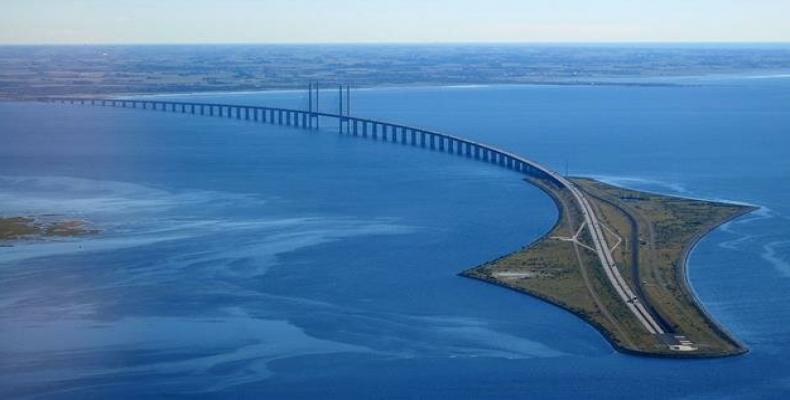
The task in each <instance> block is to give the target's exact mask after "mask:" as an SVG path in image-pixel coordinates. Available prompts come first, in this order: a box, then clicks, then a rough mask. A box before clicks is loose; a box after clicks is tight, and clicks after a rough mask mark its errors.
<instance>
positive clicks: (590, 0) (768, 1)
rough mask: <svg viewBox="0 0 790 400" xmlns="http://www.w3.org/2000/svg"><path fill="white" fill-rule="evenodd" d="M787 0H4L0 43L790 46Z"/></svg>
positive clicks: (0, 13)
mask: <svg viewBox="0 0 790 400" xmlns="http://www.w3.org/2000/svg"><path fill="white" fill-rule="evenodd" d="M789 21H790V0H631V1H628V0H2V1H0V43H3V44H41V43H72V44H91V43H349V42H351V43H360V42H364V43H379V42H394V43H411V42H428V43H436V42H790V22H789Z"/></svg>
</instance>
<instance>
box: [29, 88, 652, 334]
mask: <svg viewBox="0 0 790 400" xmlns="http://www.w3.org/2000/svg"><path fill="white" fill-rule="evenodd" d="M313 89H314V88H313V87H312V86H311V88H310V95H309V107H308V109H307V110H299V109H290V108H278V107H266V106H253V105H239V104H218V103H202V102H200V103H196V102H184V101H159V100H150V99H120V98H87V97H57V98H44V99H41V101H45V102H50V103H53V102H54V103H65V104H79V105H93V106H105V107H118V108H130V109H139V110H150V111H163V112H174V113H183V114H191V115H202V116H209V117H212V116H213V117H223V118H232V119H238V120H245V121H252V122H258V123H267V124H274V125H281V126H291V127H295V128H302V129H311V130H318V129H319V128H320V126H322V125H324V124H326V123H334V124H337V131H338V133H340V134H346V135H352V136H358V137H363V138H369V139H374V140H381V141H385V142H392V143H398V144H403V145H411V146H416V147H422V148H428V149H431V150H434V151H440V152H445V153H450V154H455V155H458V156H462V157H467V158H471V159H475V160H479V161H482V162H487V163H491V164H494V165H497V166H500V167H502V168H507V169H509V170H513V171H516V172H519V173H521V174H524V175H527V176H531V177H536V178H540V179H545V180H548V181H549V182H551V183H552V184H554V185H556V186H557V187H558V188H560V189H566V190H567V191H568V192H569V193H570V195H571V196H572V198H573V200H574V202H575V203H576V205H577V206H578V209H579V212H580V213H581V214H582V215H583V217H584V229H587V230H588V232H589V234H590V238H591V240H592V242H593V246H592V247H593V250H594V251H595V253H596V255H597V256H598V260H599V261H600V264H601V267H602V268H603V270H604V272H605V274H606V277H607V278H608V280H609V282H610V283H611V284H612V286H613V287H614V289H615V291H616V293H617V295H618V297H619V298H620V299H621V300H622V301H623V303H624V304H625V305H626V306H627V307H628V309H629V310H630V312H631V313H632V314H633V315H634V317H635V318H636V319H637V320H638V321H639V322H640V324H641V325H642V326H643V327H644V328H645V329H646V330H647V332H649V333H650V334H653V335H664V334H666V333H667V332H666V329H665V328H666V327H664V326H662V325H663V324H660V323H659V322H657V318H656V317H655V316H654V315H653V314H652V313H651V312H650V311H648V307H646V306H645V305H644V304H643V299H640V298H639V296H637V295H636V294H635V293H634V290H633V289H632V288H631V287H630V286H629V285H628V283H627V282H626V281H625V279H624V278H623V276H622V275H621V273H620V271H619V269H618V268H617V265H616V264H615V261H614V258H613V256H612V248H610V247H609V245H608V244H607V241H606V236H605V234H604V229H605V228H603V225H602V223H601V222H600V221H599V219H598V216H597V215H596V213H595V209H594V208H593V207H592V205H591V203H590V201H589V200H588V199H587V197H586V196H585V195H584V193H583V192H582V191H581V190H580V189H579V188H578V187H577V186H576V185H575V184H574V183H573V182H571V181H570V180H568V179H566V178H565V177H563V176H562V175H560V174H559V173H557V172H555V171H553V170H551V169H549V168H547V167H545V166H543V165H541V164H538V163H536V162H534V161H531V160H529V159H527V158H524V157H521V156H518V155H516V154H513V153H511V152H508V151H505V150H502V149H499V148H497V147H495V146H491V145H488V144H484V143H480V142H477V141H474V140H470V139H465V138H462V137H458V136H454V135H450V134H447V133H442V132H437V131H435V130H430V129H422V128H418V127H414V126H408V125H403V124H398V123H392V122H386V121H380V120H374V119H369V118H359V117H353V116H351V115H350V112H349V111H350V101H349V100H350V90H349V89H348V87H346V89H345V96H344V95H343V93H344V90H343V88H342V87H341V88H340V96H339V112H338V113H329V112H321V111H319V110H318V91H317V90H316V91H315V94H314V90H313ZM344 98H345V102H344Z"/></svg>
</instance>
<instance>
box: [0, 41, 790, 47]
mask: <svg viewBox="0 0 790 400" xmlns="http://www.w3.org/2000/svg"><path fill="white" fill-rule="evenodd" d="M244 45H247V46H254V45H258V46H333V45H336V46H337V45H339V46H399V45H409V46H441V45H532V46H573V45H582V46H611V45H627V46H634V45H653V46H656V45H658V46H666V45H670V46H671V45H682V46H689V45H702V46H704V45H709V46H727V45H730V46H749V45H757V46H790V40H788V41H650V40H644V41H642V40H636V41H589V42H585V41H420V42H415V41H411V42H409V41H403V42H396V41H380V42H366V41H356V42H355V41H342V42H341V41H337V42H309V41H304V42H301V41H294V42H30V43H24V42H22V43H14V42H0V46H4V47H10V46H18V47H24V46H244Z"/></svg>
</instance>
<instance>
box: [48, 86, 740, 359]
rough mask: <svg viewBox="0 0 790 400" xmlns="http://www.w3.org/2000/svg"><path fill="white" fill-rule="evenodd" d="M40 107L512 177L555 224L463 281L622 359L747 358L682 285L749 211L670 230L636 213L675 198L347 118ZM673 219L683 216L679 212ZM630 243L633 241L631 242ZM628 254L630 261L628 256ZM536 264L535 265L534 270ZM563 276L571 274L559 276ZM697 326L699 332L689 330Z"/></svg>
mask: <svg viewBox="0 0 790 400" xmlns="http://www.w3.org/2000/svg"><path fill="white" fill-rule="evenodd" d="M41 100H43V101H46V102H54V103H61V104H79V105H95V106H106V107H118V108H128V109H139V110H151V111H168V112H176V113H185V114H193V115H202V116H213V117H224V118H234V119H240V120H247V121H252V122H260V123H270V124H276V125H283V126H293V127H296V128H304V129H318V128H319V126H321V125H322V124H324V123H326V122H334V123H336V124H337V127H338V128H337V129H338V132H340V133H343V134H349V135H353V136H359V137H364V138H371V139H376V140H382V141H388V142H393V143H400V144H407V145H412V146H417V147H423V148H430V149H432V150H435V151H442V152H446V153H451V154H456V155H459V156H464V157H467V158H473V159H476V160H480V161H483V162H488V163H492V164H495V165H498V166H501V167H503V168H507V169H510V170H513V171H516V172H518V173H521V174H523V175H525V177H526V179H527V180H528V181H530V182H532V183H534V184H535V185H537V186H539V187H540V188H542V189H543V190H544V191H546V192H547V193H548V194H549V195H550V196H551V197H552V198H553V199H554V200H555V203H556V204H557V206H558V209H559V211H560V220H559V221H558V223H557V225H555V228H554V229H553V230H552V232H550V233H549V234H548V235H547V236H546V237H544V238H543V239H541V240H540V241H538V242H536V243H534V244H532V245H531V246H529V247H527V248H524V249H521V250H519V251H517V252H515V253H513V254H511V255H509V256H506V257H503V258H501V259H499V260H495V261H493V262H491V263H487V264H484V265H482V266H479V267H477V268H474V269H472V270H469V271H466V272H464V273H463V275H465V276H469V277H474V278H477V279H482V280H485V281H488V282H492V283H495V284H499V285H503V286H506V287H510V288H513V289H516V290H520V291H523V292H526V293H529V294H532V295H534V296H537V297H539V298H541V299H544V300H546V301H549V302H551V303H553V304H556V305H559V306H561V307H563V308H565V309H567V310H570V311H571V312H574V313H575V314H577V315H579V316H580V317H582V318H584V319H585V320H587V321H588V322H590V323H591V324H593V326H595V327H596V328H598V329H599V330H600V331H601V332H602V333H603V334H604V336H605V337H607V338H608V339H609V340H610V342H611V343H612V344H613V345H614V347H615V348H617V349H619V350H621V351H626V352H633V353H639V354H647V355H659V356H695V357H700V356H702V357H711V356H727V355H734V354H740V353H743V352H745V351H746V348H745V347H744V346H743V345H741V344H740V343H739V342H738V341H737V340H736V339H734V338H733V337H732V336H731V335H729V334H728V333H727V332H726V331H725V330H724V329H723V328H721V327H720V326H718V325H717V324H716V323H715V322H714V321H713V320H712V319H711V318H710V317H708V315H707V314H706V313H705V312H704V310H703V309H702V308H701V306H700V305H699V303H698V301H697V299H696V298H695V297H694V296H693V294H692V292H691V290H690V289H689V288H688V286H687V284H686V278H685V257H686V253H687V252H688V250H689V249H690V248H691V246H692V244H693V243H694V242H695V241H696V240H697V239H698V238H699V237H701V236H702V235H703V234H704V233H705V232H707V231H708V230H710V229H713V228H715V227H716V226H718V225H719V224H720V223H722V222H723V221H726V220H728V219H731V218H734V217H737V216H738V215H742V214H743V213H745V212H748V211H750V210H751V209H750V208H747V207H742V206H734V205H729V204H721V203H713V202H702V201H699V200H690V199H682V200H683V201H685V202H687V203H688V204H685V206H687V207H691V208H695V207H697V208H700V209H704V210H705V211H706V213H705V214H704V215H705V216H707V219H705V220H704V221H701V222H700V221H686V220H683V218H687V219H688V218H689V217H678V218H676V219H677V220H672V221H669V222H667V221H663V220H662V221H658V220H656V219H655V216H654V215H648V214H645V213H644V212H641V210H646V209H651V208H650V207H653V208H655V210H656V215H659V213H660V212H664V214H661V215H668V214H671V215H674V214H673V209H671V207H676V204H675V203H677V201H674V200H673V199H676V198H670V197H668V196H659V195H652V194H645V193H641V192H635V191H630V190H626V189H622V188H615V187H612V186H608V185H604V184H602V183H600V182H597V181H592V180H582V179H571V178H567V177H564V176H562V175H560V174H558V173H557V172H555V171H553V170H551V169H549V168H547V167H545V166H543V165H541V164H539V163H536V162H534V161H532V160H529V159H527V158H524V157H521V156H518V155H516V154H513V153H511V152H508V151H505V150H502V149H499V148H497V147H494V146H491V145H487V144H483V143H480V142H476V141H473V140H469V139H464V138H461V137H458V136H454V135H449V134H445V133H440V132H436V131H433V130H427V129H421V128H416V127H412V126H407V125H402V124H396V123H390V122H384V121H378V120H372V119H366V118H357V117H352V116H349V115H341V114H333V113H325V112H315V111H305V110H296V109H287V108H276V107H264V106H250V105H236V104H215V103H192V102H173V101H156V100H142V99H140V100H137V99H108V98H84V97H69V98H46V99H41ZM648 197H649V199H648ZM633 199H646V200H644V202H645V204H639V205H638V206H634V205H633V204H629V203H634V202H639V201H643V200H633ZM667 199H670V200H672V201H669V200H667ZM661 207H670V208H666V209H662V208H661ZM713 211H715V212H713ZM677 215H678V216H683V215H686V214H683V213H681V212H678V213H677ZM626 218H627V219H628V220H629V221H631V223H630V224H628V225H627V226H626V225H624V224H623V223H622V222H621V220H624V219H626ZM664 223H677V224H679V226H681V227H684V226H686V225H688V226H695V227H697V228H699V225H700V224H702V228H704V229H703V230H698V231H695V230H690V231H689V232H686V231H684V230H681V231H680V232H683V233H682V234H679V235H678V237H676V238H674V239H673V240H665V239H666V238H662V239H660V240H659V238H656V237H655V236H656V235H657V234H661V232H663V231H662V230H661V226H662V225H661V224H664ZM651 232H652V233H651ZM657 232H658V233H657ZM687 234H688V235H690V236H689V237H688V238H686V237H685V235H687ZM651 235H653V237H652V239H651ZM681 236H682V237H681ZM628 237H630V238H632V239H631V240H628V239H627V238H628ZM670 239H672V238H670ZM677 239H682V240H680V242H682V243H680V244H678V243H675V242H677V241H678V240H677ZM643 242H645V243H646V245H645V246H643V245H642V243H643ZM663 243H673V247H672V249H674V247H677V246H679V249H676V250H678V254H675V253H673V252H671V251H669V250H672V249H669V250H667V249H664V248H663V247H661V246H662V245H663ZM651 246H652V247H651ZM663 250H667V251H669V253H667V254H670V253H671V254H670V255H671V256H672V257H674V258H675V259H676V260H674V259H673V261H675V262H674V263H673V265H671V266H669V269H670V270H672V271H670V272H669V274H668V275H667V271H666V268H663V269H661V268H662V267H661V266H657V265H653V264H655V260H656V259H658V257H656V255H657V254H659V253H661V252H662V251H663ZM624 252H628V253H629V254H630V255H631V257H630V258H628V257H625V256H624V255H623V254H624ZM640 252H641V253H642V254H643V255H645V256H644V257H643V256H642V255H640ZM536 253H537V257H536ZM661 254H663V255H664V256H666V255H667V254H664V253H661ZM651 257H652V260H653V261H652V262H651V261H650V260H651ZM643 258H644V259H643ZM537 259H540V260H541V261H539V262H536V261H535V260H537ZM625 266H628V267H629V268H625ZM664 267H666V266H664ZM566 270H567V271H568V273H567V274H564V272H563V271H566ZM560 276H562V277H563V279H567V278H568V277H572V278H573V279H575V280H571V281H567V282H571V283H569V284H567V285H565V286H562V285H558V284H557V282H559V279H558V277H560ZM667 276H670V278H667ZM652 281H655V283H651V282H652ZM574 285H577V286H574ZM642 285H645V286H642ZM648 285H653V286H648ZM656 288H658V289H656ZM661 288H663V290H662V289H661ZM677 288H680V289H679V290H677ZM571 289H573V290H571ZM672 299H674V300H672ZM673 301H674V303H673ZM675 303H676V304H675ZM668 304H669V305H668ZM700 326H702V327H704V328H703V329H702V330H700V329H699V328H695V329H692V328H690V327H700Z"/></svg>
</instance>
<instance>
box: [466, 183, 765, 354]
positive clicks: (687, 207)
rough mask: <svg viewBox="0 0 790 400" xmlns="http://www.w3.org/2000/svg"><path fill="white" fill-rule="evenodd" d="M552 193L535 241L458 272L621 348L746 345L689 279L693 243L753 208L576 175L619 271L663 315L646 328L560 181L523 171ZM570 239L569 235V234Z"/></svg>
mask: <svg viewBox="0 0 790 400" xmlns="http://www.w3.org/2000/svg"><path fill="white" fill-rule="evenodd" d="M530 181H531V182H532V183H534V184H536V185H537V186H538V187H540V188H541V189H543V190H544V191H545V192H546V193H548V194H549V195H550V196H551V197H552V198H553V199H554V201H555V203H556V205H557V208H558V209H559V211H560V216H559V218H558V220H557V223H556V224H555V226H554V227H553V228H552V229H551V231H549V232H548V233H547V234H546V235H544V236H543V237H542V238H541V239H539V240H538V241H537V242H535V243H533V244H532V245H530V246H528V247H525V248H523V249H520V250H518V251H516V252H514V253H512V254H509V255H507V256H504V257H502V258H499V259H497V260H494V261H491V262H488V263H486V264H483V265H481V266H478V267H475V268H472V269H470V270H467V271H465V272H463V273H462V275H464V276H467V277H472V278H476V279H481V280H484V281H487V282H491V283H495V284H498V285H501V286H505V287H508V288H511V289H515V290H518V291H522V292H526V293H528V294H531V295H533V296H535V297H538V298H540V299H543V300H545V301H547V302H549V303H552V304H555V305H558V306H560V307H562V308H565V309H567V310H569V311H571V312H573V313H574V314H576V315H578V316H580V317H581V318H583V319H584V320H586V321H587V322H589V323H591V324H592V325H593V326H595V327H596V328H597V329H598V330H599V331H601V332H602V333H603V334H604V336H606V338H607V339H609V341H610V342H611V343H612V344H613V346H614V347H615V348H616V349H618V350H620V351H624V352H630V353H638V354H643V355H656V356H670V357H721V356H731V355H736V354H742V353H744V352H746V351H747V349H746V347H744V346H743V345H742V344H741V343H740V342H738V341H737V340H736V339H735V338H734V337H733V336H732V335H730V334H729V333H728V332H726V331H725V330H724V329H723V328H722V327H721V326H719V325H718V324H717V323H716V322H715V321H714V320H713V319H712V318H711V317H710V316H709V315H708V314H707V313H706V312H705V311H704V309H703V308H702V306H701V305H700V304H699V302H698V300H697V299H696V297H695V296H694V294H693V292H692V290H691V288H690V287H689V284H688V282H687V279H686V276H687V275H686V260H687V257H688V254H689V252H690V250H691V249H692V248H693V247H694V245H695V244H696V243H697V241H698V240H699V239H700V238H701V237H702V236H704V235H705V234H706V233H708V232H709V231H711V230H712V229H714V228H716V227H717V226H719V225H721V224H723V223H725V222H727V221H729V220H731V219H733V218H736V217H738V216H740V215H743V214H746V213H748V212H751V211H753V210H754V207H750V206H743V205H737V204H728V203H719V202H712V201H703V200H695V199H687V198H679V197H673V196H666V195H660V194H654V193H646V192H639V191H635V190H629V189H624V188H620V187H616V186H612V185H608V184H605V183H602V182H599V181H596V180H593V179H586V178H574V179H572V181H573V183H574V184H575V185H577V186H578V187H579V188H580V189H581V190H582V191H583V192H584V193H585V195H586V197H588V198H589V199H590V201H591V202H592V203H593V207H594V208H595V209H596V214H598V215H599V217H600V218H601V221H602V223H603V224H604V225H605V228H606V229H605V230H606V235H607V242H608V243H609V246H610V247H613V251H612V255H613V256H614V258H615V261H616V263H617V265H618V268H620V271H621V274H622V275H623V277H624V278H625V279H626V280H627V282H628V284H629V285H630V286H631V287H632V288H633V289H634V292H635V293H636V296H637V297H639V298H640V301H641V302H642V304H644V305H646V307H647V308H648V310H649V311H650V313H651V314H652V315H653V316H654V317H655V318H656V320H657V321H659V322H660V323H661V325H662V326H663V327H664V330H665V331H666V334H663V335H653V334H650V333H649V332H647V331H646V330H645V329H644V327H643V326H642V325H640V323H639V322H638V320H637V319H636V318H635V317H634V315H633V314H632V313H630V312H629V310H628V308H627V306H626V304H624V302H623V301H622V300H621V299H620V298H619V297H618V296H617V295H616V293H615V290H614V288H613V287H612V285H611V284H610V283H609V282H608V280H607V278H606V276H605V273H604V271H603V268H602V267H601V264H600V262H599V261H598V259H597V257H596V255H595V253H594V252H593V251H590V250H589V249H588V248H587V247H588V246H592V245H591V240H590V237H589V234H587V232H586V230H585V229H579V228H580V227H581V225H582V221H583V218H582V216H581V213H580V211H579V210H578V207H577V206H576V204H575V203H574V202H573V200H572V197H571V195H570V193H569V192H568V191H567V189H564V188H560V187H558V186H555V185H553V184H551V183H549V182H548V181H545V180H540V179H530ZM573 238H575V240H574V239H573Z"/></svg>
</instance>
